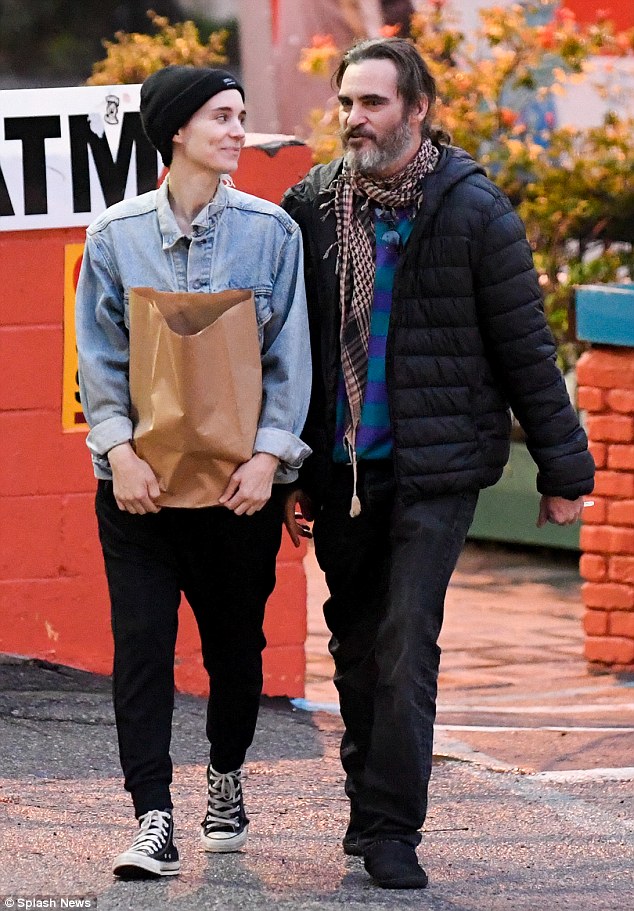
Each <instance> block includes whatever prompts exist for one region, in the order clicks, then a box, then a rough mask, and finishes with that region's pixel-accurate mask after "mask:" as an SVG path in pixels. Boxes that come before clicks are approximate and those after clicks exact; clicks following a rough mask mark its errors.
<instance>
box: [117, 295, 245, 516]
mask: <svg viewBox="0 0 634 911" xmlns="http://www.w3.org/2000/svg"><path fill="white" fill-rule="evenodd" d="M130 398H131V403H132V420H133V423H134V448H135V449H136V452H137V455H139V456H140V458H142V459H144V460H145V461H146V462H147V463H148V464H149V465H150V466H151V467H152V469H153V471H154V473H155V474H156V476H157V478H158V480H159V485H160V488H161V491H162V493H161V496H160V498H159V499H158V501H157V502H158V503H159V505H161V506H181V507H183V506H184V507H199V506H215V505H217V504H218V497H219V496H220V494H221V493H222V492H223V491H224V489H225V487H226V486H227V482H228V481H229V478H230V477H231V475H232V473H233V472H234V471H235V469H236V468H237V467H238V465H241V464H242V463H243V462H246V461H247V460H248V459H250V458H251V456H252V454H253V444H254V441H255V434H256V431H257V426H258V418H259V416H260V407H261V402H262V366H261V362H260V345H259V341H258V328H257V321H256V316H255V304H254V300H253V292H252V291H222V292H220V293H217V294H191V293H184V292H183V293H173V292H167V291H155V290H154V289H153V288H132V289H131V291H130Z"/></svg>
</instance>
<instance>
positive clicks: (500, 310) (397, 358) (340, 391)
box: [284, 38, 594, 889]
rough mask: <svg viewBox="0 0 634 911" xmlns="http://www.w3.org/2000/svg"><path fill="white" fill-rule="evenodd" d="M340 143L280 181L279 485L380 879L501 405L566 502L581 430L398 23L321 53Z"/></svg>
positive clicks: (420, 782)
mask: <svg viewBox="0 0 634 911" xmlns="http://www.w3.org/2000/svg"><path fill="white" fill-rule="evenodd" d="M335 82H336V84H337V86H338V87H339V105H340V114H339V118H340V126H341V138H342V142H343V148H344V158H343V161H341V160H340V161H335V162H332V163H330V164H328V165H324V166H318V167H316V168H314V169H313V170H312V171H311V172H310V174H309V175H308V176H307V177H306V178H305V179H304V180H303V181H302V182H301V183H300V184H298V185H297V186H295V187H293V188H292V189H291V190H289V191H288V193H287V194H286V196H285V200H284V207H285V208H286V210H287V211H288V212H289V213H290V214H291V215H292V217H293V218H294V219H295V220H296V221H297V222H298V223H299V225H300V227H301V229H302V234H303V237H304V253H305V263H306V281H307V294H308V310H309V322H310V324H311V338H312V346H313V364H314V368H313V369H314V376H313V391H312V398H311V405H310V409H309V416H308V420H307V424H306V427H305V430H304V434H303V438H304V439H305V440H306V441H307V443H308V444H309V445H310V446H311V447H312V448H313V451H314V455H313V456H312V457H311V458H310V459H308V461H307V463H306V465H305V466H304V469H303V470H302V472H301V473H300V481H299V485H300V487H301V490H300V491H299V492H297V491H295V492H294V493H293V495H292V496H291V497H289V500H288V503H287V510H286V521H287V525H288V527H289V530H290V531H291V534H292V537H293V538H294V541H295V543H299V537H300V535H301V534H302V533H303V532H304V531H305V526H304V527H303V528H302V526H299V525H298V524H297V521H296V518H295V515H294V507H295V502H296V501H297V502H298V503H299V504H300V507H301V509H302V512H303V515H304V517H305V518H310V517H311V516H314V521H315V524H314V536H315V548H316V554H317V559H318V561H319V563H320V566H321V567H322V569H323V570H324V572H325V575H326V581H327V583H328V587H329V591H330V598H329V599H328V601H327V602H326V604H325V608H324V611H325V616H326V621H327V623H328V626H329V628H330V630H331V633H332V639H331V642H330V650H331V653H332V655H333V657H334V660H335V668H336V672H335V682H336V685H337V688H338V691H339V696H340V702H341V714H342V718H343V721H344V724H345V733H344V735H343V740H342V744H341V758H342V763H343V766H344V769H345V772H346V793H347V795H348V797H349V799H350V825H349V827H348V830H347V832H346V835H345V837H344V840H343V848H344V851H345V853H346V854H356V855H363V857H364V862H365V867H366V869H367V871H368V872H369V873H370V875H371V876H372V877H373V878H374V880H375V881H376V882H377V883H378V884H379V885H380V886H382V887H385V888H397V889H398V888H423V887H424V886H425V885H426V883H427V876H426V874H425V871H424V870H423V869H422V868H421V867H420V865H419V864H418V861H417V857H416V852H415V848H416V846H417V845H418V844H419V842H420V834H419V829H420V828H421V826H422V824H423V821H424V819H425V813H426V807H427V787H428V781H429V777H430V771H431V759H432V739H433V724H434V717H435V702H436V687H437V677H438V666H439V648H438V645H437V639H438V635H439V633H440V629H441V624H442V619H443V603H444V598H445V593H446V589H447V585H448V583H449V579H450V577H451V574H452V572H453V570H454V567H455V564H456V561H457V558H458V556H459V553H460V550H461V548H462V546H463V543H464V540H465V536H466V534H467V531H468V529H469V525H470V523H471V521H472V517H473V513H474V510H475V506H476V501H477V498H478V491H479V490H480V489H481V488H482V487H487V486H489V485H491V484H494V483H495V482H496V481H497V480H498V478H499V477H500V475H501V473H502V469H503V467H504V464H505V462H506V460H507V458H508V453H509V432H510V423H511V422H510V415H509V407H508V406H509V404H510V405H511V406H512V409H513V411H514V413H515V414H516V415H517V417H518V419H519V420H520V422H521V423H522V426H523V427H524V429H525V431H526V433H527V437H528V447H529V449H530V451H531V454H532V456H533V458H534V459H535V461H536V462H537V465H538V467H539V475H538V480H537V485H538V488H539V490H540V492H541V493H542V499H541V506H540V512H539V520H538V524H540V525H541V524H543V523H544V522H546V521H551V522H556V523H558V524H567V523H571V522H574V521H575V520H576V519H577V518H578V517H579V515H580V513H581V509H582V507H583V497H582V495H583V494H585V493H588V492H589V491H590V490H591V489H592V484H593V470H594V467H593V462H592V459H591V457H590V455H589V453H588V451H587V440H586V437H585V434H584V432H583V430H582V429H581V428H580V426H579V424H578V421H577V418H576V415H575V412H574V410H573V408H572V406H571V404H570V401H569V398H568V395H567V393H566V389H565V386H564V383H563V380H562V377H561V374H560V372H559V370H558V369H557V367H556V364H555V346H554V342H553V338H552V336H551V334H550V332H549V330H548V328H547V325H546V322H545V319H544V314H543V309H542V303H541V299H540V293H539V285H538V281H537V276H536V274H535V271H534V269H533V265H532V259H531V253H530V249H529V246H528V243H527V241H526V238H525V234H524V230H523V226H522V224H521V222H520V220H519V219H518V217H517V216H516V215H515V214H514V212H513V209H512V207H511V205H510V203H509V201H508V199H507V198H506V197H505V196H504V195H503V193H501V192H500V191H499V190H498V189H497V188H496V187H495V186H494V185H493V184H492V183H491V182H490V181H489V180H487V178H486V177H485V175H484V172H483V170H482V168H481V167H480V166H479V165H478V164H477V163H476V162H475V161H473V160H472V159H471V158H470V157H469V156H468V155H467V154H466V153H465V152H464V151H463V150H461V149H458V148H454V147H451V146H449V145H445V144H443V142H442V136H441V135H440V134H438V133H437V132H434V131H432V130H431V129H430V127H429V122H430V116H431V112H432V110H433V104H434V100H435V85H434V80H433V78H432V76H431V75H430V73H429V71H428V69H427V67H426V65H425V63H424V62H423V61H422V60H421V58H420V56H419V54H418V53H417V51H416V50H415V48H414V47H413V46H412V45H410V44H409V43H408V42H406V41H404V40H402V39H398V38H393V39H387V40H386V39H377V40H370V41H367V42H363V43H362V44H359V45H357V46H355V47H353V48H352V50H350V51H348V53H346V54H345V56H344V57H343V60H342V61H341V64H340V66H339V69H338V70H337V72H336V74H335Z"/></svg>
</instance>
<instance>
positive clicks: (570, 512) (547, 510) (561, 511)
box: [536, 496, 584, 528]
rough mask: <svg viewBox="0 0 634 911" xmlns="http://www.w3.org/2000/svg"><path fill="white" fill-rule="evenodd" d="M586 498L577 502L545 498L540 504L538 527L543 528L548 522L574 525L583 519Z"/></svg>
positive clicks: (561, 498)
mask: <svg viewBox="0 0 634 911" xmlns="http://www.w3.org/2000/svg"><path fill="white" fill-rule="evenodd" d="M583 503H584V497H578V498H577V499H576V500H565V499H564V498H563V497H547V496H543V497H542V498H541V501H540V504H539V516H538V518H537V523H536V524H537V527H538V528H541V527H542V525H545V524H546V522H552V523H553V524H554V525H573V524H574V523H575V522H576V521H577V520H578V519H580V518H581V513H582V512H583Z"/></svg>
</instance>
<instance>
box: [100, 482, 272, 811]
mask: <svg viewBox="0 0 634 911" xmlns="http://www.w3.org/2000/svg"><path fill="white" fill-rule="evenodd" d="M282 502H283V488H282V489H280V488H279V486H276V487H274V488H273V496H272V497H271V499H270V500H269V502H268V503H267V504H266V506H265V507H264V508H263V509H262V510H260V511H259V512H257V513H255V515H253V516H236V515H234V513H233V512H231V511H230V510H228V509H226V508H224V507H221V506H214V507H208V508H203V509H171V508H164V509H162V510H161V511H160V512H158V513H156V514H146V515H144V516H138V515H132V514H130V513H127V512H122V511H121V510H120V509H119V508H118V507H117V504H116V501H115V499H114V495H113V492H112V483H111V482H110V481H99V483H98V487H97V497H96V512H97V519H98V524H99V537H100V540H101V546H102V549H103V554H104V561H105V565H106V575H107V577H108V587H109V590H110V602H111V610H112V630H113V636H114V648H115V652H114V673H113V696H114V709H115V718H116V723H117V734H118V738H119V755H120V758H121V767H122V769H123V774H124V779H125V787H126V790H128V791H130V793H131V794H132V799H133V802H134V809H135V812H136V815H137V816H141V815H142V814H143V813H145V812H147V811H148V810H151V809H164V808H171V806H172V801H171V796H170V784H171V781H172V761H171V758H170V753H169V750H170V741H171V731H172V713H173V709H174V650H175V645H176V632H177V627H178V606H179V603H180V600H181V592H183V593H184V594H185V596H186V598H187V600H188V602H189V604H190V605H191V608H192V610H193V612H194V615H195V617H196V622H197V624H198V629H199V631H200V639H201V647H202V656H203V663H204V666H205V669H206V671H207V673H208V674H209V686H210V694H209V700H208V705H207V737H208V739H209V742H210V754H209V755H210V760H211V763H212V765H213V766H214V768H215V769H216V770H217V771H218V772H229V771H232V770H233V769H237V768H239V766H240V765H241V764H242V762H243V761H244V757H245V754H246V751H247V749H248V747H249V746H250V744H251V742H252V740H253V734H254V732H255V725H256V721H257V715H258V707H259V699H260V694H261V691H262V649H263V648H264V646H265V644H266V642H265V638H264V634H263V632H262V623H263V620H264V608H265V605H266V601H267V599H268V597H269V595H270V594H271V592H272V591H273V587H274V585H275V559H276V556H277V552H278V550H279V547H280V542H281V534H282Z"/></svg>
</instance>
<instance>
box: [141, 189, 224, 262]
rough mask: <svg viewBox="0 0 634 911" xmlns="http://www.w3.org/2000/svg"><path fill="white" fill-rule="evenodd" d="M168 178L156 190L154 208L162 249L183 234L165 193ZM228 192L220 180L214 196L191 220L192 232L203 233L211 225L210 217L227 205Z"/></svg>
mask: <svg viewBox="0 0 634 911" xmlns="http://www.w3.org/2000/svg"><path fill="white" fill-rule="evenodd" d="M167 187H168V178H167V177H166V178H165V180H164V181H163V183H162V184H161V186H160V187H159V188H158V190H157V199H156V210H157V215H158V220H159V227H160V230H161V234H162V236H163V249H164V250H169V249H170V247H173V246H174V245H175V244H176V243H178V241H179V240H181V238H185V237H186V236H187V235H185V234H184V233H183V232H182V231H181V229H180V228H179V226H178V222H177V221H176V217H175V216H174V213H173V212H172V208H171V206H170V204H169V198H168V195H167ZM227 201H228V193H227V186H226V184H224V183H223V182H222V179H221V181H220V183H219V184H218V189H217V190H216V194H215V196H214V198H213V199H212V200H211V201H210V202H208V203H207V205H206V206H203V208H202V209H201V210H200V212H199V213H198V215H197V216H196V218H195V219H194V220H193V222H192V229H193V233H194V234H204V233H205V232H206V231H208V230H209V228H210V226H211V221H212V218H213V217H214V216H215V215H217V214H218V213H219V212H221V211H222V209H224V207H225V206H226V205H227Z"/></svg>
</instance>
